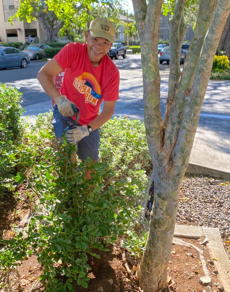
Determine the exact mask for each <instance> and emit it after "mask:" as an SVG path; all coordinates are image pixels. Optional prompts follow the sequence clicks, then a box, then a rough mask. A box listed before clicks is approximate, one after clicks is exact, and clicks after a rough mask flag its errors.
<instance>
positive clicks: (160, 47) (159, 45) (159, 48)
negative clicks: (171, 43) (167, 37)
mask: <svg viewBox="0 0 230 292" xmlns="http://www.w3.org/2000/svg"><path fill="white" fill-rule="evenodd" d="M167 46H168V45H166V44H158V45H157V50H158V53H160V51H161V50H162V49H163V48H165V47H167Z"/></svg>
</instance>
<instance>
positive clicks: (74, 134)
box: [66, 126, 90, 144]
mask: <svg viewBox="0 0 230 292" xmlns="http://www.w3.org/2000/svg"><path fill="white" fill-rule="evenodd" d="M89 134H90V132H89V129H88V126H76V127H74V128H72V129H69V130H67V132H66V138H67V141H68V142H69V143H71V144H76V143H77V142H79V141H81V140H82V139H83V138H85V137H86V136H89Z"/></svg>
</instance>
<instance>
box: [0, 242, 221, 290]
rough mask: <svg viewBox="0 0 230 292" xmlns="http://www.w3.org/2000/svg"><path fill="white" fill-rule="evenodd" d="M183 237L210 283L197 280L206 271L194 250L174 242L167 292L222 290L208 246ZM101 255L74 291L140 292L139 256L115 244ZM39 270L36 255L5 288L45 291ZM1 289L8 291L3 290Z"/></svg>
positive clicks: (20, 268)
mask: <svg viewBox="0 0 230 292" xmlns="http://www.w3.org/2000/svg"><path fill="white" fill-rule="evenodd" d="M183 240H184V241H185V242H187V243H188V242H189V243H191V244H193V245H194V246H196V247H198V248H199V249H201V250H202V251H203V255H204V258H205V263H206V267H207V269H208V272H209V277H210V279H211V282H210V283H209V284H201V283H200V278H201V277H203V276H205V273H204V269H203V267H202V263H201V260H200V256H199V253H198V252H197V251H196V249H194V248H193V247H186V246H182V245H178V244H173V247H172V251H171V258H170V261H169V266H168V284H169V291H176V292H185V291H194V292H204V291H206V292H208V291H213V292H214V291H224V290H223V287H222V286H221V283H220V282H219V279H218V271H216V270H215V266H214V260H215V259H212V258H210V256H209V253H208V249H207V247H206V246H205V245H201V244H200V240H188V239H183ZM100 256H101V258H100V259H95V258H94V259H91V260H90V264H91V266H92V271H91V272H90V273H89V275H88V277H89V278H90V281H89V287H88V288H87V289H84V288H81V287H77V286H76V289H75V291H76V292H96V291H98V292H99V291H101V292H140V291H142V290H141V288H140V287H139V282H138V278H137V270H138V264H139V260H138V259H136V258H134V257H133V256H131V255H130V254H129V253H127V251H126V250H124V249H122V248H120V247H119V246H118V245H116V246H113V247H111V249H110V250H109V251H108V252H103V253H102V252H101V253H100ZM41 272H42V269H41V266H40V265H39V263H38V262H37V259H36V257H35V256H32V257H30V258H29V259H27V260H25V261H23V262H22V264H21V265H20V266H19V267H18V268H17V270H16V271H12V272H11V273H10V276H9V278H8V279H9V281H10V282H9V283H8V285H9V287H10V290H8V291H12V292H13V291H24V292H32V291H33V292H35V291H44V290H45V289H44V287H43V286H42V284H41V282H40V281H39V276H40V274H41ZM5 284H6V283H5ZM1 291H2V292H5V291H7V290H6V289H2V290H1Z"/></svg>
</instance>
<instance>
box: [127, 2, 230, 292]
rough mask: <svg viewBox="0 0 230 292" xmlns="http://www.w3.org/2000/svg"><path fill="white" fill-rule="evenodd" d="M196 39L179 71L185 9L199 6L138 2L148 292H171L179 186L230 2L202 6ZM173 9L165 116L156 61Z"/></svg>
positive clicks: (145, 283)
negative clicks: (147, 160) (148, 200)
mask: <svg viewBox="0 0 230 292" xmlns="http://www.w3.org/2000/svg"><path fill="white" fill-rule="evenodd" d="M197 2H198V7H199V8H198V13H197V19H196V25H195V32H194V39H193V41H192V43H191V46H190V50H189V53H188V55H187V58H186V62H185V64H184V68H183V70H182V71H181V69H180V61H179V60H180V48H181V44H182V42H183V40H184V33H185V27H186V26H185V21H184V16H185V12H186V9H189V6H190V5H193V4H194V3H196V1H190V0H187V1H185V0H175V1H173V0H169V1H163V0H149V1H146V0H133V6H134V12H135V18H136V23H137V27H138V32H139V37H140V43H141V60H142V68H143V87H144V108H145V114H144V122H145V127H146V135H147V141H148V147H149V151H150V154H151V159H152V164H153V171H152V176H151V183H150V185H152V186H154V207H153V211H152V212H151V219H150V230H149V236H148V240H147V244H146V248H145V252H144V255H143V258H142V262H141V268H140V273H139V275H140V282H141V286H142V287H143V290H144V291H145V292H153V291H159V290H161V289H162V290H163V289H166V288H167V264H168V260H169V256H170V250H171V244H172V239H173V233H174V228H175V221H176V208H177V200H178V190H179V186H180V182H181V180H182V178H183V176H184V173H185V170H186V168H187V165H188V161H189V156H190V152H191V148H192V144H193V140H194V136H195V132H196V129H197V125H198V121H199V114H200V110H201V106H202V103H203V99H204V95H205V91H206V88H207V84H208V80H209V76H210V73H211V68H212V62H213V57H214V54H215V52H216V49H217V46H218V42H219V39H220V36H221V33H222V30H223V28H224V25H225V22H226V19H227V17H228V15H229V11H230V1H229V0H200V1H197ZM163 3H164V5H166V4H167V5H169V6H171V8H172V9H174V14H173V17H172V19H171V32H170V33H171V36H170V47H171V59H172V60H171V62H170V73H169V82H168V86H169V89H168V98H167V107H166V113H165V115H162V113H161V111H160V74H159V63H158V56H157V44H158V40H159V24H160V15H161V12H162V5H163Z"/></svg>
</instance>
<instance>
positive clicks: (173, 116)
mask: <svg viewBox="0 0 230 292" xmlns="http://www.w3.org/2000/svg"><path fill="white" fill-rule="evenodd" d="M216 1H217V0H200V4H199V12H198V17H197V23H196V29H195V35H194V39H193V41H192V44H191V47H190V50H189V53H188V55H187V60H186V62H185V65H184V70H183V74H182V76H181V80H180V82H179V85H178V90H177V92H176V95H175V98H174V100H173V102H172V106H171V110H170V115H169V122H168V123H167V127H166V132H165V145H164V150H165V151H166V152H167V153H168V160H169V161H171V163H173V156H172V153H173V152H174V147H175V145H176V143H177V139H178V133H179V131H180V128H181V122H182V119H183V115H184V114H186V113H184V112H183V105H184V103H185V100H186V98H187V97H188V96H190V93H191V87H192V84H193V81H194V77H195V72H196V68H197V66H198V62H199V61H200V54H201V50H202V47H203V44H204V39H205V37H206V34H207V31H208V28H209V25H210V22H211V20H212V17H213V14H214V11H215V5H216Z"/></svg>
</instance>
